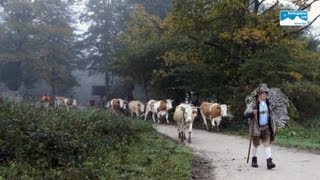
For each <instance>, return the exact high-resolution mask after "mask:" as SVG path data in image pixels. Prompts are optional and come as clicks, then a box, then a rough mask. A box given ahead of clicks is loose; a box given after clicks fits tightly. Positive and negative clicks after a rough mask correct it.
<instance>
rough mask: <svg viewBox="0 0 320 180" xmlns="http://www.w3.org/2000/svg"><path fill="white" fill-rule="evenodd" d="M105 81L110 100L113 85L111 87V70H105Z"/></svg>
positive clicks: (107, 98)
mask: <svg viewBox="0 0 320 180" xmlns="http://www.w3.org/2000/svg"><path fill="white" fill-rule="evenodd" d="M104 80H105V81H104V82H105V86H106V100H107V101H109V100H110V98H111V97H110V94H111V93H110V91H111V87H110V76H109V72H105V73H104Z"/></svg>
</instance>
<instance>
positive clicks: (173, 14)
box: [112, 0, 320, 118]
mask: <svg viewBox="0 0 320 180" xmlns="http://www.w3.org/2000/svg"><path fill="white" fill-rule="evenodd" d="M312 3H313V2H311V3H310V4H306V3H303V2H302V1H301V2H300V1H297V2H296V4H295V5H296V7H295V8H293V7H284V6H283V5H281V4H277V3H276V4H271V5H267V4H264V3H261V2H260V1H257V0H254V1H241V0H230V1H200V0H199V1H198V0H196V1H194V0H192V1H191V0H175V1H173V4H172V7H171V9H170V12H169V13H168V14H167V15H166V16H165V18H161V17H159V16H158V15H157V14H153V13H152V12H151V13H150V12H148V10H147V8H145V7H144V6H136V7H135V9H134V11H133V12H132V13H131V14H130V16H129V18H130V19H129V21H128V22H127V23H126V26H127V30H126V31H125V32H124V33H123V34H121V36H120V38H119V41H120V45H121V46H122V48H121V49H119V51H117V54H116V56H115V58H114V60H113V62H112V68H113V71H114V72H116V73H117V75H119V76H120V77H122V78H123V79H126V80H129V81H133V82H135V83H139V84H141V85H143V87H145V91H146V92H148V91H152V92H156V93H158V94H159V95H160V96H162V97H164V96H167V97H175V98H178V99H179V98H180V99H183V97H184V95H185V92H188V91H193V92H195V94H196V95H197V96H198V98H199V99H205V98H212V99H216V100H218V101H222V102H224V103H228V104H231V106H232V108H233V111H234V112H236V113H238V114H236V115H238V116H236V117H242V115H241V113H242V112H243V108H244V107H245V105H244V99H245V96H246V95H248V94H249V93H250V92H251V91H252V90H253V89H254V88H255V87H257V85H258V84H259V83H267V84H268V85H269V86H271V87H279V88H281V89H282V90H283V91H284V92H285V93H286V94H287V95H288V96H289V98H290V99H291V100H292V101H293V103H294V105H295V106H296V107H297V108H298V110H299V112H300V115H301V117H303V118H308V117H312V116H315V115H317V114H318V113H319V111H318V110H317V107H318V106H319V105H320V104H319V100H320V94H319V93H320V91H319V90H320V89H319V80H320V76H319V70H320V69H319V66H320V63H319V61H320V54H319V51H318V46H319V41H318V40H315V39H313V37H312V36H311V35H310V34H308V31H307V29H308V27H309V26H310V25H311V23H312V21H311V23H310V25H308V26H305V27H282V26H280V25H279V11H280V10H281V9H290V8H291V9H300V10H304V9H307V8H309V7H310V5H311V4H312ZM307 107H308V108H307Z"/></svg>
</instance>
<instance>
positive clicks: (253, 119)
mask: <svg viewBox="0 0 320 180" xmlns="http://www.w3.org/2000/svg"><path fill="white" fill-rule="evenodd" d="M255 118H256V115H255V117H254V118H251V119H250V121H251V123H250V124H251V132H250V142H249V149H248V157H247V163H249V158H250V152H251V144H252V140H253V135H252V134H253V128H254V122H255Z"/></svg>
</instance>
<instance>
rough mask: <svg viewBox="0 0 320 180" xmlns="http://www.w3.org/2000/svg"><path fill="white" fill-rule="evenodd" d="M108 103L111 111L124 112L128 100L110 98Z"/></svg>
mask: <svg viewBox="0 0 320 180" xmlns="http://www.w3.org/2000/svg"><path fill="white" fill-rule="evenodd" d="M109 105H110V108H111V109H112V110H113V111H116V112H121V113H124V112H125V110H126V109H127V106H128V102H127V101H125V100H123V99H112V100H111V101H110V104H109Z"/></svg>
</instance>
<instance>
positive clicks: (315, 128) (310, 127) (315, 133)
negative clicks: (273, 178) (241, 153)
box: [221, 117, 320, 154]
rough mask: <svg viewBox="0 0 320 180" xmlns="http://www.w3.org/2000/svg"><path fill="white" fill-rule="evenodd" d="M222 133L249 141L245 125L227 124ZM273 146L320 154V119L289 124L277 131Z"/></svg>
mask: <svg viewBox="0 0 320 180" xmlns="http://www.w3.org/2000/svg"><path fill="white" fill-rule="evenodd" d="M221 129H222V128H221ZM222 132H223V133H226V134H232V135H237V136H241V137H243V138H247V139H249V129H248V126H247V124H246V123H239V124H231V123H228V122H227V123H225V124H224V128H223V129H222ZM274 144H277V145H279V146H283V147H294V148H297V149H301V150H307V151H311V152H313V153H317V154H320V117H318V118H313V119H309V120H306V121H304V122H290V125H288V126H287V127H285V128H284V129H278V130H277V131H276V138H275V141H274Z"/></svg>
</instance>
